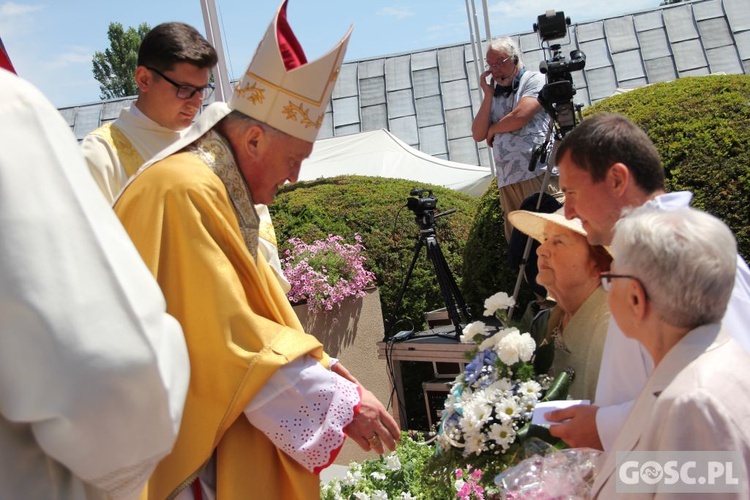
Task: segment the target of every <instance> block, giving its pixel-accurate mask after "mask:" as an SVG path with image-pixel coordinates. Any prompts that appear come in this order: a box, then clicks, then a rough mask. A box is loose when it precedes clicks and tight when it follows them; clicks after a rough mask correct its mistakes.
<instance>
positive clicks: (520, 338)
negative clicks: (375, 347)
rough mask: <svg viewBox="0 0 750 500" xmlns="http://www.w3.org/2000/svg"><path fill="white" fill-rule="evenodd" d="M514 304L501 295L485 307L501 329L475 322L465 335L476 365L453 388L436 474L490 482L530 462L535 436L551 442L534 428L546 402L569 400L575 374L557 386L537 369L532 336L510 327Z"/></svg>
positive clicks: (440, 434) (444, 416)
mask: <svg viewBox="0 0 750 500" xmlns="http://www.w3.org/2000/svg"><path fill="white" fill-rule="evenodd" d="M512 305H513V299H512V298H510V297H508V295H507V294H506V293H503V292H500V293H498V294H495V295H493V296H492V297H490V298H488V299H487V300H486V301H485V311H484V314H485V316H496V317H497V318H498V319H499V320H500V322H501V327H500V328H499V329H495V328H488V327H487V326H486V325H485V324H484V323H483V322H481V321H476V322H474V323H471V324H469V325H468V326H466V328H465V329H464V330H463V335H462V337H461V341H462V342H466V343H469V342H472V343H474V344H476V347H475V349H473V350H472V351H470V353H469V354H470V355H471V357H472V359H471V361H470V362H469V363H468V364H467V365H466V368H465V369H464V371H463V373H461V374H460V375H459V376H458V377H457V378H456V380H455V381H454V382H453V385H452V388H451V391H450V394H449V396H448V398H447V400H446V403H445V409H444V410H443V412H442V416H441V421H440V424H439V427H438V435H437V443H438V456H437V457H436V459H435V460H433V461H432V463H431V465H432V466H434V467H435V472H436V473H438V474H441V475H442V474H445V473H447V472H449V471H454V470H456V469H457V468H461V467H466V466H469V465H470V466H472V467H474V468H476V469H480V470H482V471H483V473H484V477H486V478H488V483H487V484H485V486H486V488H487V489H488V490H489V491H488V493H489V492H491V489H492V486H494V485H492V483H491V480H490V479H489V478H492V477H494V476H495V475H496V474H497V473H499V472H500V471H502V470H504V469H505V468H507V467H508V466H510V465H513V464H515V463H517V462H519V461H521V460H522V459H524V458H526V455H525V453H526V450H524V448H523V444H524V441H525V440H526V438H527V437H531V436H532V435H534V436H536V437H542V438H547V439H548V440H550V441H556V440H554V438H551V436H549V434H548V433H547V432H546V429H545V428H538V427H537V426H533V427H531V425H530V421H531V414H532V412H533V410H534V407H535V406H536V404H537V403H538V402H539V401H541V400H551V399H564V398H565V397H566V396H567V388H568V386H569V383H570V376H571V374H569V373H565V374H563V375H562V376H560V377H558V379H556V380H554V381H553V380H552V378H551V377H549V376H548V375H537V374H536V373H535V371H534V367H533V365H532V357H533V355H534V351H535V348H536V343H535V342H534V339H533V338H532V337H531V335H529V334H528V333H521V332H520V331H519V330H518V328H515V327H511V326H509V325H508V323H507V319H506V317H505V316H506V310H507V309H508V308H509V307H511V306H512Z"/></svg>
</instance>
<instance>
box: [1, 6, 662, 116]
mask: <svg viewBox="0 0 750 500" xmlns="http://www.w3.org/2000/svg"><path fill="white" fill-rule="evenodd" d="M485 1H486V3H487V5H488V10H489V18H490V21H491V28H490V31H491V34H492V36H498V35H510V34H515V33H521V32H527V31H531V30H532V25H533V23H534V22H535V21H536V18H537V16H538V15H540V14H543V13H544V12H545V11H546V10H548V9H556V10H558V11H559V10H563V11H564V12H565V15H566V16H568V17H570V18H571V20H572V22H573V23H577V22H583V21H590V20H593V19H602V18H606V17H612V16H617V15H621V14H624V13H630V12H636V11H639V10H643V9H648V8H652V7H656V6H658V5H659V3H660V0H628V1H627V2H625V1H619V2H611V1H602V0H485ZM472 2H473V3H474V4H475V5H476V9H477V11H478V14H479V24H480V26H481V30H482V32H483V31H484V18H483V17H482V0H468V3H469V5H471V4H472ZM280 4H281V0H216V5H217V9H218V11H219V18H220V21H221V23H222V39H223V43H224V49H225V52H226V54H227V61H228V67H229V73H230V76H231V78H233V79H234V78H237V77H239V75H240V74H242V72H243V71H244V70H245V69H246V67H247V64H248V63H249V62H250V59H251V58H252V55H253V52H254V51H255V47H256V46H257V44H258V42H259V41H260V37H261V36H262V35H263V33H264V32H265V30H266V28H267V27H268V24H269V23H270V21H271V19H272V18H273V16H274V14H275V12H276V9H277V8H278V7H279V5H280ZM466 5H467V0H289V6H288V9H287V12H288V17H289V22H290V24H291V26H292V29H293V30H294V31H295V33H296V34H297V37H298V38H299V40H300V42H301V44H302V47H303V48H304V50H305V53H306V55H307V57H308V59H309V60H312V59H315V58H317V57H318V56H320V55H322V54H324V53H325V52H326V51H327V50H328V49H330V48H331V47H332V46H333V45H334V44H335V43H336V42H337V41H338V40H339V39H340V38H341V37H342V36H343V35H344V33H345V32H346V30H347V29H348V28H349V25H351V24H353V25H354V32H353V34H352V38H351V41H350V43H349V49H348V51H347V56H346V59H345V60H346V61H352V60H358V59H364V58H368V57H377V56H383V55H387V54H393V53H399V52H408V51H413V50H417V49H426V48H431V47H436V46H441V45H448V44H453V43H463V42H467V41H469V27H468V17H467V13H466ZM113 21H117V22H120V23H121V24H122V25H123V26H124V27H125V28H127V27H129V26H133V27H135V26H138V25H139V24H141V23H144V22H145V23H148V24H149V25H150V26H152V27H153V26H156V25H157V24H159V23H161V22H165V21H183V22H186V23H188V24H192V25H193V26H195V27H196V28H198V30H199V31H200V32H201V33H205V27H204V23H203V14H202V11H201V2H200V1H199V0H104V1H98V2H94V1H91V0H12V1H7V0H0V38H2V40H3V42H4V44H5V48H6V50H7V51H8V53H9V55H10V58H11V61H12V62H13V65H14V66H15V68H16V71H17V72H18V74H19V75H20V76H22V77H24V78H26V79H27V80H29V81H31V82H32V83H33V84H35V85H36V86H37V87H38V88H39V89H41V90H42V92H44V93H45V94H46V95H47V97H48V98H49V99H50V100H51V101H52V103H53V104H54V105H55V106H57V107H65V106H72V105H79V104H86V103H91V102H96V101H98V100H99V95H100V91H99V83H98V82H97V81H96V80H95V79H94V77H93V74H92V64H91V60H92V57H93V54H94V52H95V51H104V50H105V49H106V48H108V47H109V40H108V39H107V28H108V26H109V23H110V22H113Z"/></svg>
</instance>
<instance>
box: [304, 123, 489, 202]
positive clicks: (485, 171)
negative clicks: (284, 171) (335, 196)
mask: <svg viewBox="0 0 750 500" xmlns="http://www.w3.org/2000/svg"><path fill="white" fill-rule="evenodd" d="M338 175H367V176H371V177H389V178H394V179H406V180H412V181H415V182H417V183H429V184H434V185H438V186H444V187H447V188H450V189H455V190H456V191H461V192H463V193H466V194H469V195H471V196H476V197H479V196H481V195H482V194H483V193H484V191H485V190H486V189H487V186H488V185H489V183H490V180H491V179H492V174H491V173H490V169H489V168H486V167H478V166H476V165H467V164H464V163H457V162H453V161H448V160H441V159H439V158H435V157H434V156H430V155H428V154H426V153H423V152H421V151H419V150H417V149H414V148H412V147H411V146H409V145H408V144H406V143H405V142H403V141H401V140H400V139H398V138H397V137H395V136H394V135H393V134H391V133H390V132H388V131H387V130H385V129H380V130H374V131H371V132H362V133H359V134H352V135H345V136H341V137H332V138H330V139H321V140H318V141H315V145H314V146H313V151H312V154H311V155H310V157H309V158H308V159H306V160H305V161H304V162H302V169H301V171H300V176H299V180H302V181H310V180H315V179H320V178H326V177H335V176H338ZM414 187H420V186H414Z"/></svg>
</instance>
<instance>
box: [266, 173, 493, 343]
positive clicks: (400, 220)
mask: <svg viewBox="0 0 750 500" xmlns="http://www.w3.org/2000/svg"><path fill="white" fill-rule="evenodd" d="M415 187H418V188H425V189H431V190H432V191H433V196H434V197H435V198H437V209H438V210H439V211H441V212H443V211H446V210H449V209H452V208H455V209H456V212H455V213H452V214H450V215H446V216H443V217H438V218H437V219H436V223H435V228H436V235H437V236H436V237H437V240H438V242H439V245H440V248H441V251H442V253H443V255H444V257H445V260H446V262H447V264H448V267H449V268H450V270H451V272H452V274H453V275H454V277H455V278H456V280H457V282H458V283H459V284H461V281H462V279H461V275H462V269H463V257H462V252H463V250H464V248H465V247H466V243H467V239H468V237H469V233H470V231H471V227H472V224H473V221H474V217H475V214H476V211H477V206H478V204H479V200H478V199H476V198H473V197H471V196H468V195H465V194H463V193H459V192H457V191H453V190H451V189H447V188H443V187H440V186H433V185H430V184H425V183H415V182H412V181H405V180H400V179H387V178H382V177H363V176H341V177H334V178H329V179H320V180H316V181H310V182H298V183H296V184H294V185H290V186H287V187H285V188H284V189H282V191H281V192H280V193H279V195H278V196H277V198H276V201H275V202H274V204H273V205H271V207H270V211H271V216H272V218H273V221H274V226H275V228H276V232H277V234H276V238H277V240H278V242H279V254H280V255H281V256H282V257H283V255H284V252H285V251H286V250H287V249H288V248H289V245H288V244H287V243H286V242H287V240H288V239H289V238H291V237H298V238H301V239H302V240H304V241H305V242H308V243H310V242H312V241H314V240H316V239H321V238H325V237H326V236H327V235H328V234H338V235H341V236H343V237H344V238H345V239H346V240H347V241H348V242H350V243H351V242H353V236H354V234H355V233H359V234H361V235H362V238H363V241H362V243H363V244H364V246H365V248H366V251H365V255H366V257H367V259H368V262H367V268H368V269H369V270H371V271H373V272H374V273H375V274H376V276H377V285H378V287H379V289H380V297H381V305H382V308H383V316H384V319H388V318H389V316H390V315H391V313H392V312H393V309H394V306H395V304H396V299H397V297H398V294H399V291H400V289H401V286H402V283H403V282H404V279H405V277H406V272H407V270H408V268H409V265H410V264H411V261H412V258H413V256H414V253H415V252H414V250H415V245H416V243H417V238H418V236H419V226H418V224H417V222H416V220H415V214H414V212H412V211H411V210H409V209H407V208H406V200H407V198H409V193H410V191H411V190H412V188H415ZM441 307H444V301H443V298H442V295H441V294H440V287H439V286H438V284H437V278H436V273H435V270H434V268H433V266H432V264H431V262H430V261H429V260H428V258H427V250H426V248H422V249H421V251H420V255H419V256H418V258H417V261H416V264H415V267H414V271H413V272H412V275H411V277H410V279H409V282H408V284H407V289H406V293H405V294H404V300H403V301H402V304H401V307H400V308H399V311H397V312H396V318H406V319H407V322H405V323H402V324H399V325H395V330H392V331H400V330H406V329H409V328H410V327H411V326H413V327H414V328H415V329H416V330H417V331H420V330H422V329H423V328H424V326H425V324H424V312H425V311H430V310H434V309H438V308H441ZM480 315H481V311H480ZM392 328H394V327H393V326H392Z"/></svg>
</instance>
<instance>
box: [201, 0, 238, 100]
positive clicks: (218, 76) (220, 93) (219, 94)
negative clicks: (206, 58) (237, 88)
mask: <svg viewBox="0 0 750 500" xmlns="http://www.w3.org/2000/svg"><path fill="white" fill-rule="evenodd" d="M201 10H202V11H203V23H204V24H205V26H206V40H208V43H210V44H211V45H213V47H214V49H216V53H217V54H218V56H219V62H218V64H217V65H216V68H215V69H214V72H213V74H214V84H215V85H216V91H215V92H214V100H216V101H224V102H226V101H227V100H228V99H229V96H230V95H231V94H232V84H231V82H230V81H229V72H228V71H227V63H226V57H225V55H224V45H223V44H222V43H221V30H220V29H219V16H218V15H217V14H216V2H215V0H201Z"/></svg>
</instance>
